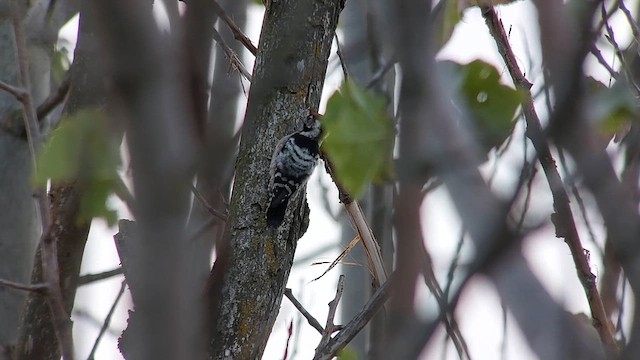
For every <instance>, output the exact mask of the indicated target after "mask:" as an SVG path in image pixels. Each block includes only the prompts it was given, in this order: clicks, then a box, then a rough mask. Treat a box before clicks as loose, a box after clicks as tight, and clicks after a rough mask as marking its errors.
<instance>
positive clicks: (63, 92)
mask: <svg viewBox="0 0 640 360" xmlns="http://www.w3.org/2000/svg"><path fill="white" fill-rule="evenodd" d="M69 88H71V70H69V71H67V73H66V74H65V76H64V79H63V80H62V83H60V86H58V89H56V91H55V92H52V93H51V94H49V96H48V97H47V98H46V99H45V100H44V101H43V102H42V104H40V105H38V107H37V108H36V113H37V115H38V119H40V121H42V119H44V118H45V116H47V115H48V114H49V113H50V112H51V111H52V110H53V109H55V108H56V106H58V105H59V104H60V103H61V102H62V101H63V100H64V99H65V98H66V97H67V94H68V93H69Z"/></svg>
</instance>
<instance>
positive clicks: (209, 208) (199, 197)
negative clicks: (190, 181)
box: [191, 185, 227, 221]
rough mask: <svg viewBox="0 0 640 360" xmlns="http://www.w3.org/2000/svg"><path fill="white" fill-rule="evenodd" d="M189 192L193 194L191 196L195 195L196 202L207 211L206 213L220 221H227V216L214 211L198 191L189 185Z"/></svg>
mask: <svg viewBox="0 0 640 360" xmlns="http://www.w3.org/2000/svg"><path fill="white" fill-rule="evenodd" d="M191 192H193V195H195V197H196V199H198V202H199V203H200V205H202V207H203V208H205V209H207V211H208V212H209V213H210V214H211V215H213V216H215V217H217V218H218V219H220V220H222V221H227V214H224V213H222V212H220V211H218V210H216V209H215V208H214V207H213V206H211V205H210V204H209V202H208V201H207V199H205V198H204V196H202V194H201V193H200V191H199V190H198V189H197V188H196V187H195V186H193V185H191Z"/></svg>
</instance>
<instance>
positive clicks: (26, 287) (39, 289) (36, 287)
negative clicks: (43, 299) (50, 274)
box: [0, 279, 49, 295]
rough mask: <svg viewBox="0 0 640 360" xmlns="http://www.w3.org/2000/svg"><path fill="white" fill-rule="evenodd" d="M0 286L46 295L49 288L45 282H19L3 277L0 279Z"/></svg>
mask: <svg viewBox="0 0 640 360" xmlns="http://www.w3.org/2000/svg"><path fill="white" fill-rule="evenodd" d="M0 286H4V287H6V288H10V289H16V290H23V291H33V292H36V293H39V294H43V295H46V294H47V292H48V290H49V286H48V285H47V284H20V283H17V282H14V281H10V280H5V279H0Z"/></svg>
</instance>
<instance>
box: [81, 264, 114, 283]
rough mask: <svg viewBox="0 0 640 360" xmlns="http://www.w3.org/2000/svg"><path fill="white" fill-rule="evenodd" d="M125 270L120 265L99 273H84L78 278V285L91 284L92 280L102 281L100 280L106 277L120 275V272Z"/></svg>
mask: <svg viewBox="0 0 640 360" xmlns="http://www.w3.org/2000/svg"><path fill="white" fill-rule="evenodd" d="M123 271H124V270H123V269H122V267H119V268H116V269H113V270H109V271H104V272H101V273H97V274H86V275H82V276H80V278H79V279H78V286H82V285H87V284H90V283H92V282H96V281H100V280H105V279H108V278H110V277H113V276H117V275H120V274H122V273H123Z"/></svg>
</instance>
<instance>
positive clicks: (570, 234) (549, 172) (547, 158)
mask: <svg viewBox="0 0 640 360" xmlns="http://www.w3.org/2000/svg"><path fill="white" fill-rule="evenodd" d="M481 11H482V16H483V17H484V18H485V22H486V24H487V27H488V28H489V32H490V33H491V35H492V37H493V39H494V40H495V42H496V45H497V46H498V50H499V52H500V55H501V56H502V58H503V60H504V62H505V64H506V66H507V69H508V70H509V73H510V75H511V78H512V79H513V82H514V84H515V85H516V87H517V88H518V89H520V90H521V91H522V92H523V93H524V94H525V96H524V99H523V101H522V106H523V109H524V115H525V120H526V122H527V131H526V133H527V137H529V139H531V142H532V143H533V146H534V148H535V150H536V153H537V156H538V160H539V161H540V164H541V165H542V168H543V169H544V172H545V175H546V178H547V182H548V184H549V188H550V190H551V194H552V197H553V201H554V209H555V211H556V212H555V214H554V216H553V218H552V219H554V220H555V221H554V224H555V225H556V232H557V234H556V236H559V237H563V238H564V239H565V243H567V245H568V246H569V249H570V251H571V255H572V258H573V261H574V263H575V265H576V270H577V273H578V279H579V280H580V283H581V285H582V287H583V289H584V291H585V294H586V297H587V301H588V302H589V307H590V309H591V316H592V317H593V319H594V321H593V325H594V327H595V328H596V330H597V331H598V334H599V335H600V340H601V341H602V343H603V344H605V345H606V346H607V347H608V348H609V349H610V350H611V351H613V353H617V348H616V343H615V340H614V338H613V332H612V329H611V327H610V324H609V320H608V318H607V315H606V312H605V310H604V306H603V304H602V298H601V297H600V293H599V292H598V288H597V286H596V279H595V275H594V274H593V273H592V272H591V267H590V264H589V261H588V259H587V257H586V255H585V251H584V247H583V246H582V242H581V240H580V237H579V235H578V231H577V229H576V225H575V221H574V218H573V214H572V211H571V207H570V205H569V196H568V195H567V192H566V191H565V189H564V183H563V181H562V178H561V177H560V174H559V173H558V169H557V168H556V166H555V161H554V159H553V156H552V155H551V151H550V149H549V144H548V142H547V140H546V138H545V135H544V133H543V131H542V126H541V125H540V120H539V118H538V114H537V112H536V110H535V106H534V103H533V98H532V96H531V91H530V89H531V83H530V82H529V81H528V80H527V79H526V78H525V77H524V75H523V74H522V71H521V70H520V67H519V66H518V63H517V61H516V58H515V55H514V54H513V50H512V49H511V46H510V44H509V40H508V38H507V36H506V34H505V31H504V27H503V26H502V22H501V21H500V19H499V18H498V15H497V14H496V12H495V10H494V9H493V7H482V8H481Z"/></svg>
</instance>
